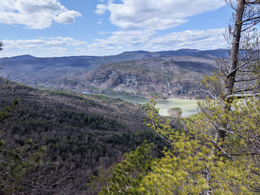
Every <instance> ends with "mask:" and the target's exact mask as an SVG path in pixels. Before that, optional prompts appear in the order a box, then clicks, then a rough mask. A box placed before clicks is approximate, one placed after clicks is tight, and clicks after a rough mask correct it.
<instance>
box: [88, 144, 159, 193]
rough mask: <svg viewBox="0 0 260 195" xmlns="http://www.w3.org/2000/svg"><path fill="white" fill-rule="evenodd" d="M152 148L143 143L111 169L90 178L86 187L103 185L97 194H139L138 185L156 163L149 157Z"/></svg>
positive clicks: (151, 145)
mask: <svg viewBox="0 0 260 195" xmlns="http://www.w3.org/2000/svg"><path fill="white" fill-rule="evenodd" d="M152 147H153V144H150V145H149V144H147V141H144V143H143V144H142V146H139V147H138V148H137V149H136V150H135V151H132V152H130V153H129V154H127V153H126V154H124V155H123V157H122V158H119V159H118V161H119V162H118V163H117V164H114V165H113V167H112V169H110V170H108V171H102V172H100V174H99V176H98V177H95V176H92V177H91V178H92V182H91V183H90V184H88V185H89V186H90V187H92V188H94V189H97V185H96V184H103V188H102V190H101V191H100V193H99V194H140V193H139V184H140V182H141V180H142V178H143V177H144V176H145V175H147V173H149V172H150V171H151V166H152V163H155V161H156V160H155V159H153V157H152V155H151V148H152ZM108 173H109V174H108Z"/></svg>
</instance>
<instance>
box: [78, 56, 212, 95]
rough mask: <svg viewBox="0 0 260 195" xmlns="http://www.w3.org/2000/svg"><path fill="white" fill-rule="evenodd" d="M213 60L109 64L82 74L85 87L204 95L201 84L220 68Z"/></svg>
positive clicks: (120, 90) (177, 59) (136, 92)
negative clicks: (206, 77) (206, 76)
mask: <svg viewBox="0 0 260 195" xmlns="http://www.w3.org/2000/svg"><path fill="white" fill-rule="evenodd" d="M216 69H217V67H216V64H215V61H214V60H213V59H209V58H203V57H187V56H186V57H170V58H169V57H167V58H154V59H143V60H131V61H122V62H115V63H106V64H103V65H101V66H99V67H98V68H97V69H95V70H93V71H90V72H88V73H84V74H82V75H80V76H79V77H78V79H79V80H80V83H81V85H80V86H81V87H83V88H82V89H81V90H87V91H92V92H110V93H129V94H131V95H136V96H141V97H147V98H150V97H154V96H157V97H159V98H170V97H177V98H196V97H197V96H199V97H203V96H204V94H205V88H204V87H203V86H202V85H201V84H200V82H201V80H202V79H203V78H204V75H206V74H212V73H213V72H214V70H216Z"/></svg>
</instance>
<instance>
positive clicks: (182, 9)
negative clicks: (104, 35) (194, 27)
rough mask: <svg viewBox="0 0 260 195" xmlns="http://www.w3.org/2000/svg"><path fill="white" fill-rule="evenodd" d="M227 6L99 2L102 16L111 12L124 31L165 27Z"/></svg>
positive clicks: (218, 1)
mask: <svg viewBox="0 0 260 195" xmlns="http://www.w3.org/2000/svg"><path fill="white" fill-rule="evenodd" d="M224 5H225V1H223V0H160V1H158V0H149V1H148V0H122V3H121V4H119V3H114V2H113V1H112V0H110V1H108V3H107V4H98V5H97V9H96V11H95V12H96V13H97V14H99V15H102V14H104V13H105V12H106V11H109V12H110V13H111V14H110V18H109V19H110V21H111V23H112V24H114V25H116V26H119V27H120V28H121V29H124V30H133V29H152V30H165V29H169V28H172V27H175V26H178V25H180V24H182V23H185V22H187V21H188V18H189V17H191V16H194V15H196V14H200V13H202V12H205V11H211V10H216V9H218V8H220V7H222V6H224Z"/></svg>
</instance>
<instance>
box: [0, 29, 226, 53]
mask: <svg viewBox="0 0 260 195" xmlns="http://www.w3.org/2000/svg"><path fill="white" fill-rule="evenodd" d="M224 31H225V29H223V28H221V29H209V30H187V31H183V32H172V33H169V34H165V35H161V36H159V35H158V34H157V33H156V32H155V31H153V30H131V31H116V32H111V33H109V34H110V35H111V36H109V37H108V38H104V39H96V40H95V42H94V43H92V44H89V43H87V42H85V41H79V40H75V39H73V38H71V37H50V38H41V39H31V40H3V43H4V50H3V52H0V56H14V55H20V54H21V53H23V54H28V53H30V52H29V51H31V50H32V49H33V51H34V53H33V55H36V56H39V53H40V52H43V53H40V56H64V55H70V56H71V55H99V56H100V55H113V54H118V53H121V52H123V51H133V50H146V51H166V50H178V49H181V48H190V49H200V50H208V49H218V48H226V47H227V43H226V41H225V39H224V38H223V33H224ZM103 33H104V34H108V32H103ZM14 51H15V52H14ZM46 52H48V53H46Z"/></svg>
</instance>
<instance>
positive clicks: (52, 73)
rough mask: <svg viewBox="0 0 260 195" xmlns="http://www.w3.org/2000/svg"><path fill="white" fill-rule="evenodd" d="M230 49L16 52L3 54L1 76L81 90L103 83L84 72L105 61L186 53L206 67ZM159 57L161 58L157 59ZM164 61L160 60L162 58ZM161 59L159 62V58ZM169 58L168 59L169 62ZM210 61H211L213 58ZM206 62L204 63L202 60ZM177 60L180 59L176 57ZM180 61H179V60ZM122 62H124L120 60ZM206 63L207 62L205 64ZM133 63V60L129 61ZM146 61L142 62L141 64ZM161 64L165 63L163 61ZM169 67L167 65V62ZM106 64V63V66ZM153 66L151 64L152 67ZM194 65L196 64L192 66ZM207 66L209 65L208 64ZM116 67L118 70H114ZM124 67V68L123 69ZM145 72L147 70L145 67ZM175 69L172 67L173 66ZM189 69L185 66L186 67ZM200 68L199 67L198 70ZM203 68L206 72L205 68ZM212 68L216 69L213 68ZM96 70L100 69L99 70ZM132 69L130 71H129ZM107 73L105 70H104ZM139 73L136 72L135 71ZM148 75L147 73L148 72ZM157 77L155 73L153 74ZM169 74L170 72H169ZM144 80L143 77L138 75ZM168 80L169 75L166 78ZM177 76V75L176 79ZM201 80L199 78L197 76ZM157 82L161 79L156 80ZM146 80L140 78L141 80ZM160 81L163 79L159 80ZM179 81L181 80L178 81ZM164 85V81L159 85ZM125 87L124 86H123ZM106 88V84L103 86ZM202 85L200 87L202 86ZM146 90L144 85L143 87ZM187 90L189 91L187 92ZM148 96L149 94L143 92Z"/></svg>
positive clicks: (188, 88) (153, 57) (177, 55)
mask: <svg viewBox="0 0 260 195" xmlns="http://www.w3.org/2000/svg"><path fill="white" fill-rule="evenodd" d="M225 55H226V51H225V50H221V49H219V50H206V51H200V50H192V49H180V50H177V51H160V52H147V51H130V52H123V53H121V54H118V55H112V56H70V57H45V58H37V57H33V56H30V55H23V56H16V57H11V58H2V59H0V61H1V62H2V60H4V59H5V66H4V68H3V69H2V70H1V73H0V76H2V75H9V78H10V79H11V80H15V81H17V82H20V83H23V84H27V85H30V86H38V87H39V88H42V87H54V88H56V89H57V87H63V88H69V89H70V90H81V89H88V88H89V87H88V88H86V87H85V86H86V85H89V84H91V85H92V86H95V87H98V88H99V84H95V83H90V82H87V83H85V80H86V79H83V80H84V82H82V81H83V80H82V76H81V75H83V76H85V75H86V73H87V72H89V71H91V70H95V69H96V68H98V67H99V66H100V65H102V64H107V63H113V62H123V63H125V62H124V61H129V60H138V59H143V60H145V59H147V60H148V61H147V63H144V62H143V64H144V66H146V65H145V64H149V63H150V62H151V61H152V63H153V64H154V63H155V62H156V59H157V58H165V60H166V61H169V62H170V59H167V58H171V57H173V58H174V59H175V58H176V57H180V56H182V58H186V59H182V62H178V63H186V64H187V63H189V59H190V57H184V56H193V58H200V59H201V60H197V61H196V63H197V65H196V68H197V70H198V69H200V68H201V69H203V68H205V66H204V65H205V63H204V62H203V61H205V60H206V61H207V62H206V63H207V64H209V63H212V62H211V61H214V60H215V58H216V57H220V56H225ZM157 61H158V60H157ZM159 61H160V60H159ZM159 61H158V62H159ZM166 61H165V62H166ZM209 61H210V62H209ZM200 62H202V64H201V65H200V64H199V63H200ZM175 63H177V61H176V59H175ZM178 63H177V64H178ZM190 63H192V64H193V65H192V66H195V65H194V62H192V61H190ZM120 64H122V63H120ZM203 64H204V65H203ZM128 65H130V63H128ZM141 65H142V64H141ZM158 66H161V65H160V63H159V64H158ZM164 66H165V68H166V67H167V65H166V64H165V65H164ZM102 67H104V66H102ZM179 67H180V68H182V69H185V68H190V67H189V66H187V65H183V67H181V65H179ZM148 68H149V67H148ZM192 68H194V67H192ZM206 69H207V67H206ZM100 70H101V72H102V69H98V71H100ZM113 71H114V70H113ZM120 71H121V70H120ZM142 71H143V72H145V70H142ZM156 71H157V73H158V74H161V75H163V76H164V75H165V76H167V75H168V74H174V75H175V77H177V74H180V75H179V76H180V77H182V76H183V75H182V73H181V71H175V72H174V73H165V71H164V70H162V69H161V68H157V69H156ZM158 71H163V72H158ZM169 71H171V69H169ZM184 72H185V70H184ZM197 72H199V71H197ZM201 72H205V71H204V70H202V71H201ZM206 72H207V71H206ZM211 72H212V71H211ZM95 73H96V71H95ZM128 73H129V71H128ZM100 74H101V73H100ZM102 74H103V73H102ZM135 76H136V75H135ZM145 77H146V76H145ZM152 77H153V76H152ZM167 77H168V76H167ZM138 79H139V80H140V78H138ZM164 80H165V79H164ZM175 80H176V79H175ZM197 80H198V79H197ZM154 82H155V81H154V77H153V83H154ZM156 82H157V81H156ZM163 82H164V85H163V86H164V87H165V83H167V82H166V80H165V81H163ZM140 83H142V82H139V84H140ZM159 83H160V82H159ZM178 83H179V84H180V85H181V86H186V87H184V88H183V87H181V88H183V90H182V91H185V90H190V89H191V88H192V87H187V86H188V85H190V84H191V85H193V84H192V83H187V81H185V82H184V83H181V82H178ZM176 85H177V84H176ZM160 87H162V85H161V84H160V86H159V88H160ZM169 87H170V88H172V89H174V88H175V89H176V90H177V88H176V86H175V87H174V86H172V87H171V85H170V82H169ZM169 87H168V84H167V91H168V92H170V93H175V91H176V90H175V91H174V90H173V91H169V90H168V88H169ZM114 88H115V87H108V89H113V90H114ZM119 88H120V87H117V88H115V91H119V90H118V89H119ZM123 88H124V87H123ZM123 88H122V90H125V91H128V92H133V93H134V94H135V95H136V94H139V92H138V91H137V90H136V89H135V90H132V89H130V88H124V89H123ZM154 88H155V91H158V92H159V91H161V90H160V89H159V88H158V86H155V87H154ZM100 89H102V87H101V88H100ZM198 89H199V88H198ZM142 90H143V89H142ZM144 90H146V87H144ZM139 91H140V90H139ZM181 93H182V92H177V94H175V95H176V96H181ZM184 94H186V93H184ZM143 95H144V96H148V95H147V94H143ZM195 95H197V93H194V94H193V95H190V94H189V95H188V96H195ZM161 96H165V97H172V96H173V95H172V96H171V94H170V95H166V92H165V90H164V92H162V93H161Z"/></svg>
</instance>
